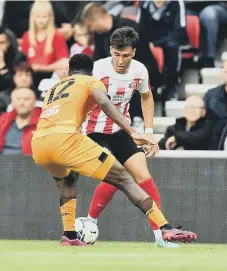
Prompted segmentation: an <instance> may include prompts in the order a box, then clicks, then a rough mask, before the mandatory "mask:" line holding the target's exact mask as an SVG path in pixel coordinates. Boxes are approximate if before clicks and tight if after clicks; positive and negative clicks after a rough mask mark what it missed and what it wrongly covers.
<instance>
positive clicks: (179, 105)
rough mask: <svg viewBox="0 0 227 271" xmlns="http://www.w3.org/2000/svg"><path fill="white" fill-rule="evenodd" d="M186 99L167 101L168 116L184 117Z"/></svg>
mask: <svg viewBox="0 0 227 271" xmlns="http://www.w3.org/2000/svg"><path fill="white" fill-rule="evenodd" d="M184 104H185V102H184V101H167V102H166V103H165V111H166V116H167V117H174V118H181V117H184Z"/></svg>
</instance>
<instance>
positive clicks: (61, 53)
mask: <svg viewBox="0 0 227 271" xmlns="http://www.w3.org/2000/svg"><path fill="white" fill-rule="evenodd" d="M53 49H54V51H55V61H58V60H60V59H62V58H68V57H69V51H68V48H67V44H66V41H65V38H64V36H63V35H62V34H60V33H58V32H56V33H55V35H54V39H53Z"/></svg>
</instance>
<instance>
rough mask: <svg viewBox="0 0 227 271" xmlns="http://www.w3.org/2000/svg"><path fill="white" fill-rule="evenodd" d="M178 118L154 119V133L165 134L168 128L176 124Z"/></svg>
mask: <svg viewBox="0 0 227 271" xmlns="http://www.w3.org/2000/svg"><path fill="white" fill-rule="evenodd" d="M175 122H176V118H173V117H154V133H155V134H164V133H165V131H166V128H167V127H168V126H170V125H173V124H175Z"/></svg>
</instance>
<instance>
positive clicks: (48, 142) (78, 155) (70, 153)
mask: <svg viewBox="0 0 227 271" xmlns="http://www.w3.org/2000/svg"><path fill="white" fill-rule="evenodd" d="M32 153H33V158H34V160H35V162H36V163H37V164H39V165H40V166H42V167H44V168H45V169H47V170H48V171H49V172H50V173H51V174H52V176H54V177H58V178H63V177H66V176H68V175H69V173H70V171H71V170H72V171H75V172H78V173H80V174H82V175H85V176H88V177H92V178H94V179H98V180H103V179H104V178H105V177H106V175H107V173H108V172H109V170H110V168H111V167H112V166H113V164H114V162H115V157H114V156H113V155H112V154H111V153H110V152H109V151H108V150H107V149H105V148H102V147H101V146H99V145H98V144H96V143H95V142H94V141H93V140H91V139H90V138H89V137H87V136H84V135H83V134H81V133H76V134H51V135H48V136H42V137H38V138H34V139H33V140H32Z"/></svg>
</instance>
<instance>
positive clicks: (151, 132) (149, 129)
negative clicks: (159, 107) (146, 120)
mask: <svg viewBox="0 0 227 271" xmlns="http://www.w3.org/2000/svg"><path fill="white" fill-rule="evenodd" d="M153 133H154V130H153V128H145V134H153Z"/></svg>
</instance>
